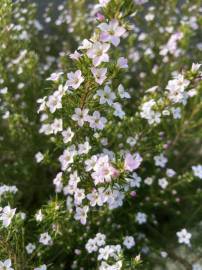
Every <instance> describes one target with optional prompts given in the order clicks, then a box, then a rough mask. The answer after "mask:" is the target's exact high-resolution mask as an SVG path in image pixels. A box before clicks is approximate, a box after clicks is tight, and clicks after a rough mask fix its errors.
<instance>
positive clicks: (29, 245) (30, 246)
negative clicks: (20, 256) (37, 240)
mask: <svg viewBox="0 0 202 270" xmlns="http://www.w3.org/2000/svg"><path fill="white" fill-rule="evenodd" d="M25 248H26V251H27V253H28V254H32V252H33V251H34V250H35V249H36V245H34V244H32V243H29V244H28V245H27V246H26V247H25Z"/></svg>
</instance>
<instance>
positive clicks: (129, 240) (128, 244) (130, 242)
mask: <svg viewBox="0 0 202 270" xmlns="http://www.w3.org/2000/svg"><path fill="white" fill-rule="evenodd" d="M123 245H124V246H125V247H127V249H131V248H132V247H134V245H135V240H134V238H133V237H132V236H126V237H125V238H124V241H123Z"/></svg>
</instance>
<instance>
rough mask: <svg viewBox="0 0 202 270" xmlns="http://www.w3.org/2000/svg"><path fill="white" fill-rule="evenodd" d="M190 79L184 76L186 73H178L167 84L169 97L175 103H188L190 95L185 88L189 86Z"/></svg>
mask: <svg viewBox="0 0 202 270" xmlns="http://www.w3.org/2000/svg"><path fill="white" fill-rule="evenodd" d="M189 84H190V81H189V80H187V79H185V78H184V75H181V74H178V75H177V76H175V77H174V79H173V80H170V81H169V82H168V84H167V86H166V89H167V90H168V91H169V92H168V98H169V99H170V100H171V101H173V103H183V104H186V101H187V98H188V95H187V93H186V92H185V89H186V88H187V87H188V86H189Z"/></svg>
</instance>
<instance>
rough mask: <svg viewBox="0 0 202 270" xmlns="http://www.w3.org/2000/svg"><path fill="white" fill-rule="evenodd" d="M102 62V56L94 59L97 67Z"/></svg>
mask: <svg viewBox="0 0 202 270" xmlns="http://www.w3.org/2000/svg"><path fill="white" fill-rule="evenodd" d="M100 64H101V58H100V57H95V58H94V59H93V65H94V66H95V67H97V66H99V65H100Z"/></svg>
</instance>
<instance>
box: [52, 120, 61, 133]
mask: <svg viewBox="0 0 202 270" xmlns="http://www.w3.org/2000/svg"><path fill="white" fill-rule="evenodd" d="M51 128H52V131H53V133H54V134H57V133H58V132H61V131H62V130H63V121H62V119H57V118H55V119H54V121H53V123H52V124H51Z"/></svg>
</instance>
